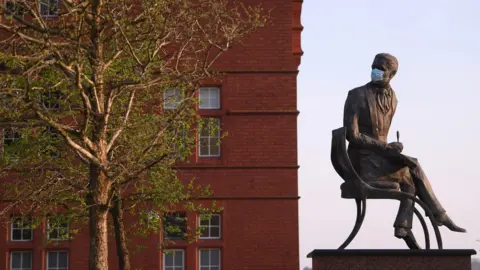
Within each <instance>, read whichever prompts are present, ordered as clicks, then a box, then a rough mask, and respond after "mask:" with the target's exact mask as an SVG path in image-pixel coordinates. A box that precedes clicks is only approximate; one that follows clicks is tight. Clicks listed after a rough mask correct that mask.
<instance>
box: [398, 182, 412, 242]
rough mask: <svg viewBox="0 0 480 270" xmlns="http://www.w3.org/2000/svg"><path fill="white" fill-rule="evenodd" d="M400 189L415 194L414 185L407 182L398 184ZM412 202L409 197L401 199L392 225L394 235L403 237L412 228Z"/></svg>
mask: <svg viewBox="0 0 480 270" xmlns="http://www.w3.org/2000/svg"><path fill="white" fill-rule="evenodd" d="M400 189H401V191H403V192H405V193H408V194H410V195H413V196H415V187H413V185H409V184H406V183H405V184H400ZM414 207H415V205H414V202H413V201H412V200H410V199H402V200H401V201H400V207H399V208H398V213H397V217H396V218H395V222H394V224H393V226H394V227H395V236H396V237H397V238H405V237H406V236H407V235H408V232H409V231H410V230H411V229H412V222H413V213H414Z"/></svg>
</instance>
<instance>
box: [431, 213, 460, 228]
mask: <svg viewBox="0 0 480 270" xmlns="http://www.w3.org/2000/svg"><path fill="white" fill-rule="evenodd" d="M435 220H436V221H437V224H438V225H439V226H442V225H443V226H445V227H447V228H448V229H450V230H451V231H454V232H461V233H465V232H467V230H465V229H464V228H461V227H459V226H457V225H456V224H455V223H454V222H453V220H452V219H451V218H450V217H449V216H448V215H447V214H446V213H443V214H442V215H440V216H438V217H435Z"/></svg>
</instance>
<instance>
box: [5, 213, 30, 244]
mask: <svg viewBox="0 0 480 270" xmlns="http://www.w3.org/2000/svg"><path fill="white" fill-rule="evenodd" d="M32 236H33V229H32V220H31V219H30V218H27V217H14V218H12V224H11V235H10V240H12V241H31V240H32Z"/></svg>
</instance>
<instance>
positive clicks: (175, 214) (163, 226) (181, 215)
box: [162, 212, 188, 241]
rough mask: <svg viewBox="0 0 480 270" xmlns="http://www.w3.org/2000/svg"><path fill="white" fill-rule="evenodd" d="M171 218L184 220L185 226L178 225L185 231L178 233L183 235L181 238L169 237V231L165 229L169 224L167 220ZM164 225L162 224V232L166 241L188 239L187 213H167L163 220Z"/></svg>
mask: <svg viewBox="0 0 480 270" xmlns="http://www.w3.org/2000/svg"><path fill="white" fill-rule="evenodd" d="M169 216H174V217H175V218H176V217H178V216H180V217H181V218H183V225H182V226H179V225H176V224H175V225H176V226H178V227H179V228H183V230H182V231H181V232H178V233H182V234H183V235H182V236H181V237H168V232H167V230H166V229H165V227H166V225H167V224H166V223H167V220H166V219H167V218H168V217H169ZM162 222H163V224H162V231H163V239H165V240H173V241H175V240H179V241H182V240H186V237H185V234H186V233H187V226H188V225H187V214H186V213H185V212H173V213H167V214H164V215H163V220H162Z"/></svg>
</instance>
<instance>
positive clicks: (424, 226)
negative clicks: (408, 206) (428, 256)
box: [413, 208, 430, 249]
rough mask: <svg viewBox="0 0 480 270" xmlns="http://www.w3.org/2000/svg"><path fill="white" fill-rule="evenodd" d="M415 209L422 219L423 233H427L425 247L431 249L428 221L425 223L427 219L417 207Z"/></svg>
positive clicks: (419, 218)
mask: <svg viewBox="0 0 480 270" xmlns="http://www.w3.org/2000/svg"><path fill="white" fill-rule="evenodd" d="M413 211H414V212H415V215H416V216H417V218H418V220H419V221H420V224H422V229H423V234H424V235H425V249H430V234H429V232H428V228H427V223H425V219H424V218H423V217H422V214H421V213H420V212H419V211H418V210H417V208H414V209H413Z"/></svg>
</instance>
